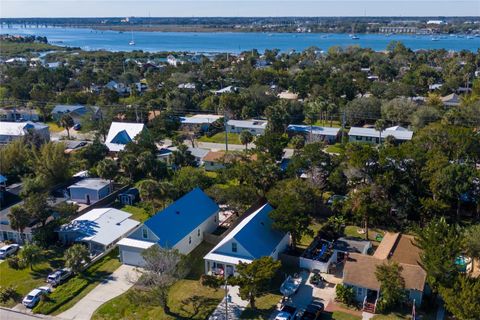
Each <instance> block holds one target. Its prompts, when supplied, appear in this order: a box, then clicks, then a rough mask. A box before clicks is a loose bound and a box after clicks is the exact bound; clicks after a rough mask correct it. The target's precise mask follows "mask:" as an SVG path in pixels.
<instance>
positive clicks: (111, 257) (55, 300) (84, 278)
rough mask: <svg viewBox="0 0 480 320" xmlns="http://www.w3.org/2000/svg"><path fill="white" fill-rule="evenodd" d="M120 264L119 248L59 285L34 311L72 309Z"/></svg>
mask: <svg viewBox="0 0 480 320" xmlns="http://www.w3.org/2000/svg"><path fill="white" fill-rule="evenodd" d="M120 265H121V263H120V261H119V260H118V249H114V250H112V251H111V252H110V253H109V254H107V255H106V256H105V257H103V258H102V259H100V260H98V261H97V262H95V263H94V264H92V265H91V266H90V267H88V268H87V269H86V270H85V271H84V272H83V273H82V274H79V275H77V276H75V277H73V278H71V279H70V280H68V281H67V282H65V283H64V284H62V285H60V286H58V287H57V288H56V289H55V290H54V291H53V292H52V293H51V294H50V295H49V296H48V299H46V300H44V301H41V302H40V303H39V304H38V305H37V306H36V307H35V308H34V309H33V311H34V312H35V313H42V314H59V313H61V312H63V311H65V310H68V309H70V308H71V307H72V306H74V305H75V304H76V303H77V302H78V301H80V299H82V298H83V297H84V296H85V295H87V293H89V292H90V291H92V290H93V289H94V288H95V287H96V286H97V285H98V284H99V283H100V282H101V281H103V280H104V279H105V277H106V276H108V275H110V274H112V273H113V272H114V271H115V270H116V269H118V267H120Z"/></svg>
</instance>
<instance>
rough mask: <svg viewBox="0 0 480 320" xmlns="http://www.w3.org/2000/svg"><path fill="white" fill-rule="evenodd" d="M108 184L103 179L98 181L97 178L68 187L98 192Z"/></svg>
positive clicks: (84, 180)
mask: <svg viewBox="0 0 480 320" xmlns="http://www.w3.org/2000/svg"><path fill="white" fill-rule="evenodd" d="M109 184H110V182H109V181H108V180H104V179H99V178H87V179H83V180H80V181H78V182H77V183H75V184H72V185H71V186H69V187H68V189H70V188H86V189H92V190H100V189H102V188H103V187H105V186H108V185H109Z"/></svg>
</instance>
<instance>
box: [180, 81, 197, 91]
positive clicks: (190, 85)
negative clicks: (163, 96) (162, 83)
mask: <svg viewBox="0 0 480 320" xmlns="http://www.w3.org/2000/svg"><path fill="white" fill-rule="evenodd" d="M177 88H178V89H186V90H195V89H196V88H197V86H196V85H195V83H191V82H187V83H180V84H179V85H178V86H177Z"/></svg>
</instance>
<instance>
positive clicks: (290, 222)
mask: <svg viewBox="0 0 480 320" xmlns="http://www.w3.org/2000/svg"><path fill="white" fill-rule="evenodd" d="M316 198H317V195H316V193H315V190H314V189H313V188H312V187H311V186H310V184H308V183H307V182H306V181H303V180H301V179H287V180H282V181H280V182H279V183H277V185H275V187H274V188H272V189H271V190H270V191H269V192H268V194H267V199H268V201H269V202H270V203H271V204H272V205H273V206H274V208H275V210H273V211H272V212H271V213H270V217H271V218H272V220H273V228H275V229H277V230H280V231H284V232H290V235H291V237H292V245H293V246H294V247H295V246H296V245H297V243H298V242H299V241H300V239H301V237H302V236H303V235H312V234H313V233H312V231H311V230H310V229H309V226H310V224H311V222H312V215H313V213H314V211H315V208H314V203H316V202H317V201H316Z"/></svg>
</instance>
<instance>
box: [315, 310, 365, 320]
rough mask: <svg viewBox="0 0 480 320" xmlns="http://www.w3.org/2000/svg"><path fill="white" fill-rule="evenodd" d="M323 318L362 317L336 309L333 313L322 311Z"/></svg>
mask: <svg viewBox="0 0 480 320" xmlns="http://www.w3.org/2000/svg"><path fill="white" fill-rule="evenodd" d="M320 319H321V320H360V319H362V318H361V317H358V316H354V315H353V314H349V313H346V312H342V311H334V312H333V313H328V312H324V313H322V315H321V317H320Z"/></svg>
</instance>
